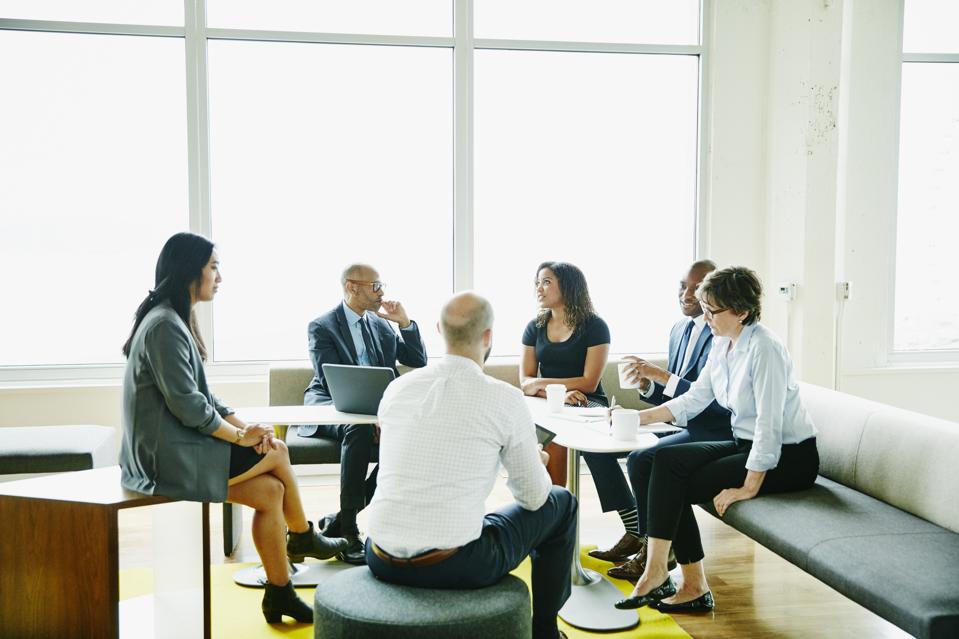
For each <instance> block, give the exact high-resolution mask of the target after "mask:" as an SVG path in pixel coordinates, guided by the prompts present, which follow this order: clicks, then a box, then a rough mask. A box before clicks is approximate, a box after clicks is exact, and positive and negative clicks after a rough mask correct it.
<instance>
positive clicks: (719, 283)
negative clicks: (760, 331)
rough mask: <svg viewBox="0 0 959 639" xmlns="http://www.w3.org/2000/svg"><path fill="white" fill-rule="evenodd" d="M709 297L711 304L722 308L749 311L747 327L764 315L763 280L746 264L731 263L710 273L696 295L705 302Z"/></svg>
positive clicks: (747, 313)
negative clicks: (734, 264) (733, 264)
mask: <svg viewBox="0 0 959 639" xmlns="http://www.w3.org/2000/svg"><path fill="white" fill-rule="evenodd" d="M707 296H708V297H709V302H710V303H711V304H714V305H716V306H718V307H720V308H724V309H726V308H728V309H729V310H731V311H732V312H734V313H746V318H745V319H744V320H743V324H744V325H746V326H748V325H750V324H754V323H756V322H758V321H759V316H760V315H761V314H762V297H763V285H762V282H760V281H759V276H757V275H756V273H755V272H754V271H752V270H751V269H748V268H746V267H745V266H729V267H727V268H722V269H719V270H718V271H713V272H712V273H710V274H709V275H707V276H706V277H705V278H704V279H703V281H702V283H701V284H700V285H699V288H698V289H696V297H697V298H699V300H700V301H702V300H703V298H704V297H707Z"/></svg>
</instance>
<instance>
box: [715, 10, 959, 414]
mask: <svg viewBox="0 0 959 639" xmlns="http://www.w3.org/2000/svg"><path fill="white" fill-rule="evenodd" d="M713 11H714V16H713V32H712V33H711V40H712V42H711V54H712V55H711V64H712V68H711V70H710V71H711V76H712V77H711V80H712V81H711V84H710V89H711V96H710V97H711V102H712V107H713V113H712V119H711V121H710V127H709V138H710V139H709V140H708V145H707V147H708V149H709V151H708V153H707V155H706V158H705V160H706V162H707V168H706V170H707V174H708V175H709V188H708V191H707V205H708V215H707V224H706V226H705V230H706V235H707V236H706V237H705V238H704V239H703V242H702V246H703V249H704V255H707V256H709V257H713V258H714V259H716V260H717V261H718V262H720V263H721V264H730V263H738V264H745V265H748V266H752V267H753V268H755V269H756V270H757V271H758V272H759V273H760V275H761V276H762V278H763V281H764V283H765V284H766V288H767V292H768V293H769V294H768V295H767V298H766V300H765V302H764V318H763V321H764V322H765V323H766V324H767V325H769V326H770V327H771V328H772V329H773V330H775V331H776V332H777V333H779V334H780V335H781V336H783V337H784V338H785V339H786V340H787V342H788V345H789V348H790V352H791V353H792V355H793V358H794V360H795V362H796V367H797V371H798V374H799V376H800V377H801V378H802V379H803V380H805V381H809V382H812V383H816V384H821V385H824V386H832V385H834V384H835V385H837V386H838V387H839V388H840V390H843V391H845V392H849V393H853V394H856V395H860V396H862V397H867V398H870V399H874V400H877V401H881V402H885V403H889V404H894V405H897V406H901V407H903V408H907V409H911V410H916V411H920V412H924V413H928V414H931V415H936V416H939V417H944V418H946V419H951V420H953V421H959V408H957V406H956V404H955V402H953V401H952V398H951V395H952V393H953V392H954V390H953V389H955V388H959V362H957V363H951V364H943V363H940V364H929V365H920V364H915V363H913V364H909V365H896V364H895V363H891V362H890V361H889V352H890V344H891V339H890V336H891V334H892V303H893V287H892V283H893V281H894V273H895V229H896V198H897V189H896V185H897V162H898V160H897V154H898V140H899V138H898V136H899V133H898V114H899V78H900V73H901V54H900V51H901V45H900V38H901V36H900V25H901V12H902V3H901V0H769V1H749V0H714V1H713ZM757 142H758V144H759V145H761V148H757ZM842 281H850V282H852V284H853V288H852V292H853V294H852V298H851V299H850V300H848V301H846V302H842V301H841V300H839V299H838V297H837V293H836V285H837V283H838V282H842ZM788 282H794V283H796V284H798V296H797V298H796V300H795V301H793V302H787V301H786V300H785V299H784V298H781V297H778V296H776V295H775V294H774V292H773V289H774V287H775V286H776V285H778V284H780V283H788ZM837 353H838V357H837ZM837 360H838V361H837ZM837 373H838V375H837Z"/></svg>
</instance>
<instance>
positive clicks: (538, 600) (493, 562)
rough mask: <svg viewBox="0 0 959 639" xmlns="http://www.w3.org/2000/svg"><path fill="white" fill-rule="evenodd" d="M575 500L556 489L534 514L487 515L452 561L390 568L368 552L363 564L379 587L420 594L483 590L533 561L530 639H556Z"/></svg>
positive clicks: (510, 510) (516, 509) (515, 509)
mask: <svg viewBox="0 0 959 639" xmlns="http://www.w3.org/2000/svg"><path fill="white" fill-rule="evenodd" d="M576 507H577V504H576V498H575V497H573V495H572V494H571V493H570V492H569V491H568V490H566V489H565V488H560V487H558V486H553V487H552V488H551V489H550V493H549V497H548V498H547V499H546V503H545V504H543V505H542V506H541V507H540V508H539V509H538V510H524V509H523V508H521V507H520V506H519V505H517V504H511V505H509V506H507V507H505V508H502V509H501V510H498V511H496V512H493V513H489V514H488V515H486V517H485V519H484V520H483V531H482V533H480V536H479V538H477V539H474V540H473V541H471V542H470V543H468V544H466V545H465V546H463V547H462V548H460V550H459V552H457V553H456V554H455V555H453V556H452V557H449V558H448V559H445V560H443V561H441V562H439V563H437V564H433V565H432V566H426V567H422V568H421V567H418V566H417V567H398V566H393V565H391V564H389V563H387V562H385V561H383V560H382V559H380V558H379V557H377V556H376V554H375V553H374V552H373V551H372V549H371V548H370V544H371V543H372V542H375V541H376V540H371V539H369V538H367V540H366V563H367V565H368V566H369V567H370V570H372V571H373V574H374V575H376V576H377V578H379V579H382V580H383V581H388V582H392V583H397V584H402V585H405V586H418V587H420V588H448V589H461V588H483V587H486V586H491V585H493V584H495V583H496V582H497V581H499V580H500V579H502V578H503V577H504V576H505V575H506V574H507V573H509V572H510V571H511V570H513V569H514V568H516V566H518V565H519V564H520V562H521V561H523V559H524V558H526V556H527V555H529V556H530V558H531V559H532V561H533V580H532V581H533V589H532V590H533V637H534V638H535V639H555V637H557V635H558V632H557V628H556V615H557V614H558V613H559V609H560V608H562V607H563V604H564V603H566V600H567V599H569V593H570V572H569V571H570V565H571V562H572V561H573V551H574V549H575V547H576Z"/></svg>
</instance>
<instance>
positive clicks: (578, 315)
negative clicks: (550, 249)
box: [536, 262, 596, 330]
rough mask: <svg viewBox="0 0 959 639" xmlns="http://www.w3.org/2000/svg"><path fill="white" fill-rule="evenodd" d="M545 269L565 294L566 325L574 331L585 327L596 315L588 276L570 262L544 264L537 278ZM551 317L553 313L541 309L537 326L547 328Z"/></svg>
mask: <svg viewBox="0 0 959 639" xmlns="http://www.w3.org/2000/svg"><path fill="white" fill-rule="evenodd" d="M544 268H548V269H549V270H551V271H552V272H553V275H555V276H556V283H557V284H559V290H560V292H561V293H562V294H563V306H564V307H565V308H566V325H567V326H568V327H570V328H572V329H573V330H576V329H577V328H579V327H580V326H583V325H585V324H586V322H587V320H589V319H590V318H591V317H593V316H594V315H596V311H595V310H593V301H592V300H591V299H590V297H589V287H588V286H586V276H585V275H583V272H582V271H581V270H579V268H578V267H576V266H574V265H572V264H570V263H569V262H543V263H542V264H540V265H539V266H537V267H536V277H539V272H540V271H542V270H543V269H544ZM551 316H552V312H551V311H550V310H549V309H548V308H544V309H540V311H539V313H537V315H536V326H538V327H540V328H542V327H543V326H546V323H547V322H548V321H549V318H550V317H551Z"/></svg>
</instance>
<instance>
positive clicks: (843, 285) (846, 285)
mask: <svg viewBox="0 0 959 639" xmlns="http://www.w3.org/2000/svg"><path fill="white" fill-rule="evenodd" d="M836 296H837V297H838V298H839V299H841V300H848V299H851V298H852V282H837V283H836Z"/></svg>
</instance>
